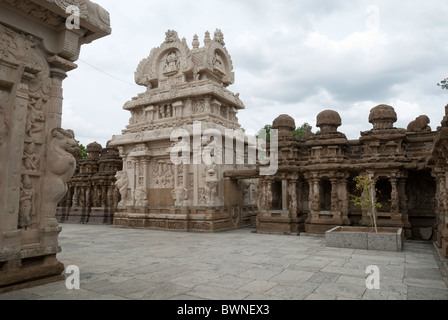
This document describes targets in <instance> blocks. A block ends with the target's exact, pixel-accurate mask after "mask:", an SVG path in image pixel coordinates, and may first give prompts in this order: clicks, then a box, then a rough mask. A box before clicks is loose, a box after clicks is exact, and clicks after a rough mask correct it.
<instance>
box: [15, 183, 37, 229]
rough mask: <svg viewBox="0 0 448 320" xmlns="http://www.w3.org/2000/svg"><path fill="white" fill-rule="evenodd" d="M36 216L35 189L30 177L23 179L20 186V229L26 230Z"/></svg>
mask: <svg viewBox="0 0 448 320" xmlns="http://www.w3.org/2000/svg"><path fill="white" fill-rule="evenodd" d="M33 214H34V189H33V185H32V184H31V179H30V177H29V176H28V175H24V176H23V177H22V184H21V186H20V204H19V223H18V227H19V228H24V229H25V230H26V229H28V227H29V226H30V225H31V222H32V220H33Z"/></svg>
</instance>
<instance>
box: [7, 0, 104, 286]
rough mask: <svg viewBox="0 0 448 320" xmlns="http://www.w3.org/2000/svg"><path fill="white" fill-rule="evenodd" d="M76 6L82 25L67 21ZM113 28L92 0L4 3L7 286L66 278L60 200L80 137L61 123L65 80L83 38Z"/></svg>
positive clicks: (97, 35) (74, 167) (70, 174)
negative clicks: (59, 255)
mask: <svg viewBox="0 0 448 320" xmlns="http://www.w3.org/2000/svg"><path fill="white" fill-rule="evenodd" d="M69 5H76V6H78V7H79V8H80V17H79V20H80V22H81V26H80V28H78V29H70V28H67V25H66V20H67V14H66V13H65V9H66V8H67V6H69ZM109 33H110V24H109V14H108V13H107V12H106V11H105V10H104V9H103V8H101V7H99V6H98V5H96V4H94V3H91V2H90V1H86V0H82V1H54V0H45V1H2V2H1V3H0V35H1V36H0V163H1V164H2V165H1V166H0V221H2V223H0V290H9V289H11V288H18V287H24V286H28V285H37V284H42V283H45V282H50V281H54V280H60V279H61V278H63V276H61V273H62V271H63V270H64V266H63V264H62V263H60V262H59V261H58V260H57V259H56V253H58V252H59V251H60V248H59V246H58V234H59V232H60V231H61V228H60V227H59V226H58V222H57V220H56V218H55V216H56V206H57V203H58V202H59V201H60V200H61V199H62V198H63V197H64V195H65V193H66V192H67V182H68V181H69V179H70V178H71V177H72V175H73V173H74V172H75V169H76V160H75V158H74V156H73V155H72V153H73V150H74V149H75V148H76V146H77V144H76V141H75V140H74V133H73V132H72V131H71V130H64V129H61V128H60V126H61V115H62V81H63V80H64V78H65V77H66V76H67V72H68V71H70V70H73V69H75V68H76V67H77V66H76V64H74V63H73V62H74V61H76V60H77V58H78V55H79V50H80V47H81V44H83V43H89V42H91V41H93V40H95V39H97V38H100V37H103V36H106V35H108V34H109Z"/></svg>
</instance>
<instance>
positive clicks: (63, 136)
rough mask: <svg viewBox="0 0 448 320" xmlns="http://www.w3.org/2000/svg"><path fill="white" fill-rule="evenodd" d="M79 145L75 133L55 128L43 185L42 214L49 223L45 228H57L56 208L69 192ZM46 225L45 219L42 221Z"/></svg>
mask: <svg viewBox="0 0 448 320" xmlns="http://www.w3.org/2000/svg"><path fill="white" fill-rule="evenodd" d="M77 147H78V143H77V142H76V140H75V139H74V134H73V131H71V130H64V129H61V128H55V129H53V130H52V131H51V137H50V139H49V141H48V146H47V155H46V158H47V166H46V171H45V174H44V175H43V177H42V179H43V183H42V212H43V214H44V216H45V218H48V219H49V220H50V221H47V224H46V225H45V227H57V226H58V224H57V221H56V219H55V215H56V206H57V204H58V202H59V201H60V200H61V199H62V198H63V197H64V195H65V194H66V192H67V182H68V180H69V179H70V178H71V177H72V176H73V174H74V173H75V170H76V160H75V157H73V155H72V153H73V152H74V151H73V150H74V148H77ZM41 222H42V223H44V224H45V223H46V222H45V219H44V220H42V221H41Z"/></svg>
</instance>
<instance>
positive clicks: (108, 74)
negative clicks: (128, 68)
mask: <svg viewBox="0 0 448 320" xmlns="http://www.w3.org/2000/svg"><path fill="white" fill-rule="evenodd" d="M78 60H79V61H82V62H84V63H85V64H87V65H88V66H90V67H92V68H93V69H95V70H97V71H99V72H101V73H103V74H105V75H107V76H109V77H111V78H113V79H115V80H118V81H121V82H124V83H127V84H130V85H132V86H135V85H136V84H135V83H131V82H129V81H126V80H123V79H120V78H117V77H116V76H114V75H112V74H110V73H107V72H105V71H103V70H101V69H100V68H98V67H95V66H94V65H92V64H90V63H88V62H87V61H85V60H83V59H81V58H79V59H78Z"/></svg>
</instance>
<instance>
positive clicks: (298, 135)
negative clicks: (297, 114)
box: [292, 122, 313, 140]
mask: <svg viewBox="0 0 448 320" xmlns="http://www.w3.org/2000/svg"><path fill="white" fill-rule="evenodd" d="M312 128H313V127H312V126H311V125H310V124H308V123H307V122H305V123H304V124H302V125H301V126H300V127H298V128H297V129H296V130H294V131H293V132H292V135H293V136H294V137H296V138H297V139H299V140H300V139H302V138H303V135H304V133H305V131H307V130H309V132H311V129H312ZM311 133H312V132H311Z"/></svg>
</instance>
